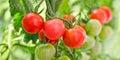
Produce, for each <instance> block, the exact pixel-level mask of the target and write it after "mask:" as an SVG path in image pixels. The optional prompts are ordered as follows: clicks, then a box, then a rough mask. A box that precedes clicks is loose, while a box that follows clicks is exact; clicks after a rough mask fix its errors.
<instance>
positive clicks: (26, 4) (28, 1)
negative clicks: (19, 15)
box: [22, 0, 33, 13]
mask: <svg viewBox="0 0 120 60" xmlns="http://www.w3.org/2000/svg"><path fill="white" fill-rule="evenodd" d="M22 1H23V4H24V7H25V10H26V13H28V12H33V5H32V1H31V0H22Z"/></svg>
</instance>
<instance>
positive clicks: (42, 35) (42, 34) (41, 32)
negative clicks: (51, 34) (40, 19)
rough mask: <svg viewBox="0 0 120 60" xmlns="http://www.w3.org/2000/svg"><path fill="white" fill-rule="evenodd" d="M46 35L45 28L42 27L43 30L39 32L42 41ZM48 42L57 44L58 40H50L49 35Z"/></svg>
mask: <svg viewBox="0 0 120 60" xmlns="http://www.w3.org/2000/svg"><path fill="white" fill-rule="evenodd" d="M44 36H45V34H44V30H43V29H41V31H40V32H39V33H38V37H39V39H40V40H41V41H42V40H43V39H44ZM45 40H46V42H48V43H50V44H53V45H54V44H55V43H56V42H57V41H58V40H50V39H48V38H47V37H46V39H45Z"/></svg>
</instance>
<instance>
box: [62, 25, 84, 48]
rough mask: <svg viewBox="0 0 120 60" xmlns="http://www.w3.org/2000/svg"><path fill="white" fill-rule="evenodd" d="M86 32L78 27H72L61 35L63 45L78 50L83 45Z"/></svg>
mask: <svg viewBox="0 0 120 60" xmlns="http://www.w3.org/2000/svg"><path fill="white" fill-rule="evenodd" d="M85 39H86V32H85V30H84V29H83V28H82V27H80V26H74V27H73V28H71V29H68V30H66V31H65V33H64V35H63V41H64V43H65V44H66V45H67V46H69V47H70V48H79V47H81V46H82V45H83V44H84V41H85Z"/></svg>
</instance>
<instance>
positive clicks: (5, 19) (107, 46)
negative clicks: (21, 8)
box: [0, 0, 120, 59]
mask: <svg viewBox="0 0 120 60" xmlns="http://www.w3.org/2000/svg"><path fill="white" fill-rule="evenodd" d="M112 6H113V9H114V11H113V16H114V19H115V21H116V22H115V26H116V27H117V28H116V29H115V30H114V34H113V36H112V37H111V38H110V40H106V41H105V43H104V50H105V51H104V52H105V53H106V54H109V55H110V56H112V57H113V58H118V59H120V0H113V5H112ZM9 10H10V9H9V3H8V0H0V41H2V40H3V38H2V36H3V34H4V33H5V31H6V30H7V29H8V25H9V24H10V23H11V21H12V17H11V16H10V11H9Z"/></svg>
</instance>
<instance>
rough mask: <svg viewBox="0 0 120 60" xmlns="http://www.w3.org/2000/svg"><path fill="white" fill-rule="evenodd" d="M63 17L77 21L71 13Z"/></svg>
mask: <svg viewBox="0 0 120 60" xmlns="http://www.w3.org/2000/svg"><path fill="white" fill-rule="evenodd" d="M63 18H64V19H66V20H68V21H70V20H72V22H75V21H76V19H75V17H74V16H73V15H71V14H66V15H64V16H63Z"/></svg>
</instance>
